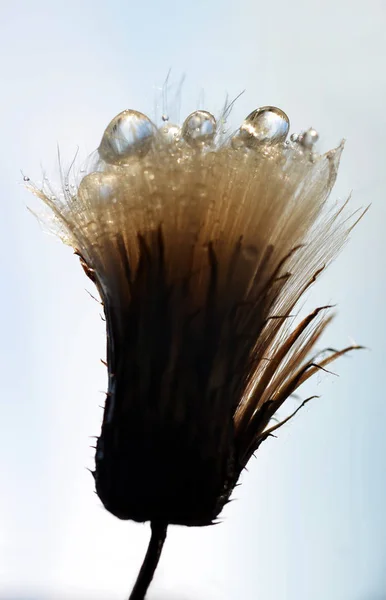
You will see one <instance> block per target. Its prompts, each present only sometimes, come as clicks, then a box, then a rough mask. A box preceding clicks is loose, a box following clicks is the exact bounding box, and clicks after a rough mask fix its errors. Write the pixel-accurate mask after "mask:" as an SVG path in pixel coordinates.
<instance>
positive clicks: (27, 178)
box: [23, 175, 31, 181]
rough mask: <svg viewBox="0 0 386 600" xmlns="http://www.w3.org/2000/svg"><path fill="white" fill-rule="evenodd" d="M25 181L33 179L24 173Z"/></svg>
mask: <svg viewBox="0 0 386 600" xmlns="http://www.w3.org/2000/svg"><path fill="white" fill-rule="evenodd" d="M23 181H31V180H30V178H29V177H28V176H27V175H24V177H23Z"/></svg>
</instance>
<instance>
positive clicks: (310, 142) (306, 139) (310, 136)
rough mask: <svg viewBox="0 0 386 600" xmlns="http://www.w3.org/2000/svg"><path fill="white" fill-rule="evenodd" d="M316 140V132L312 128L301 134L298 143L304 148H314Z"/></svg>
mask: <svg viewBox="0 0 386 600" xmlns="http://www.w3.org/2000/svg"><path fill="white" fill-rule="evenodd" d="M318 139H319V134H318V132H317V131H315V129H313V127H310V129H308V130H307V131H305V132H304V133H303V135H302V136H301V139H300V143H301V144H302V146H304V147H305V148H312V147H313V146H314V144H316V142H317V141H318Z"/></svg>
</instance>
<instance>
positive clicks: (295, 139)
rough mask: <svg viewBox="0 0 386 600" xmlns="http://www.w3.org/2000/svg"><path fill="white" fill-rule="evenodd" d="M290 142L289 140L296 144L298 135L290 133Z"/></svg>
mask: <svg viewBox="0 0 386 600" xmlns="http://www.w3.org/2000/svg"><path fill="white" fill-rule="evenodd" d="M290 140H291V142H298V141H299V134H298V133H291V137H290Z"/></svg>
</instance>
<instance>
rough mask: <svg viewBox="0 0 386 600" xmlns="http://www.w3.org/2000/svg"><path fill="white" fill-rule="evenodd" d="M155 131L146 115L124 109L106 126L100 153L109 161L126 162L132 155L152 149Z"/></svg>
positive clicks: (99, 149) (112, 162)
mask: <svg viewBox="0 0 386 600" xmlns="http://www.w3.org/2000/svg"><path fill="white" fill-rule="evenodd" d="M155 131H156V129H155V126H154V125H153V123H152V122H151V121H150V119H149V118H148V117H147V116H146V115H144V114H142V113H140V112H138V111H136V110H124V111H123V112H121V113H120V114H119V115H117V116H116V117H114V119H113V120H112V121H111V122H110V123H109V125H108V126H107V127H106V130H105V132H104V134H103V137H102V141H101V143H100V146H99V148H98V151H99V155H100V157H101V158H102V159H103V160H104V161H105V162H107V163H110V164H118V165H119V164H121V165H122V164H125V163H127V162H128V160H130V158H131V157H132V156H143V155H144V154H146V153H147V152H148V151H149V150H150V147H151V145H152V143H153V138H154V134H155Z"/></svg>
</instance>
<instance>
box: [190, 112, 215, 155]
mask: <svg viewBox="0 0 386 600" xmlns="http://www.w3.org/2000/svg"><path fill="white" fill-rule="evenodd" d="M215 133H216V119H215V118H214V116H213V115H211V114H210V113H209V112H207V111H206V110H196V111H195V112H193V113H191V114H190V115H189V116H188V117H186V119H185V121H184V124H183V125H182V137H183V138H184V140H185V141H186V142H188V144H189V145H190V146H193V147H199V146H204V145H207V144H210V143H211V142H212V141H213V138H214V136H215Z"/></svg>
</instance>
